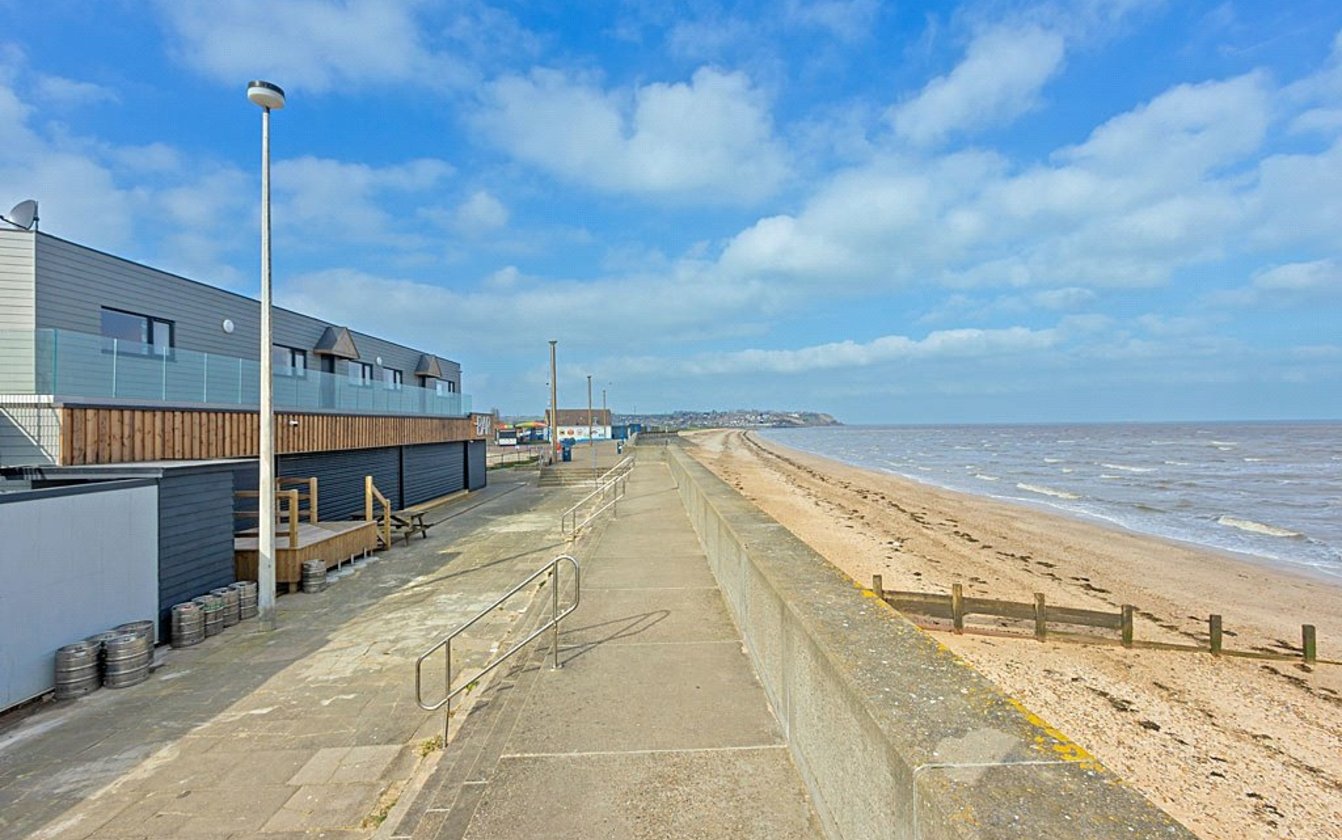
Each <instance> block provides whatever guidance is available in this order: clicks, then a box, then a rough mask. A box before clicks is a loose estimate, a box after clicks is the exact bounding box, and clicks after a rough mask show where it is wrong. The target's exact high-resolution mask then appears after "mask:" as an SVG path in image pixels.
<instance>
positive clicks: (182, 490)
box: [158, 467, 235, 641]
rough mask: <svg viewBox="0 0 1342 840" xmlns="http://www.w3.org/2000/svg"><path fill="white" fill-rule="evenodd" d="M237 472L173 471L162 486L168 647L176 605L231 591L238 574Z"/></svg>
mask: <svg viewBox="0 0 1342 840" xmlns="http://www.w3.org/2000/svg"><path fill="white" fill-rule="evenodd" d="M233 569H234V567H233V470H232V468H219V467H215V468H213V469H209V470H202V471H199V472H187V471H184V470H171V471H168V472H166V473H164V475H163V477H162V478H161V479H160V480H159V492H158V620H159V636H160V640H162V641H167V635H168V631H169V629H170V627H171V621H170V613H169V611H170V610H171V609H172V606H173V604H180V603H181V602H183V601H189V600H190V599H192V598H194V597H195V596H197V595H203V594H205V593H206V592H209V591H210V590H211V589H213V588H215V587H217V586H227V585H228V584H230V583H232V582H233V580H234V579H235V578H234V571H233Z"/></svg>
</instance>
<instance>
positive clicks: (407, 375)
mask: <svg viewBox="0 0 1342 840" xmlns="http://www.w3.org/2000/svg"><path fill="white" fill-rule="evenodd" d="M25 235H26V236H27V237H28V239H29V241H30V242H33V243H34V248H33V249H31V250H32V251H33V256H31V257H30V258H29V262H28V264H27V265H26V266H25V265H24V264H22V263H21V254H20V255H18V256H11V257H9V259H10V260H12V261H13V267H12V268H11V269H10V270H11V271H13V272H22V271H27V272H29V273H30V274H31V272H33V271H34V265H35V270H36V278H37V281H36V294H35V300H34V304H33V307H34V309H35V324H36V328H38V329H42V328H54V329H63V330H74V331H76V332H82V333H89V334H91V335H98V334H99V333H100V332H101V329H102V320H101V318H102V314H101V309H102V307H111V308H113V309H123V310H125V311H128V312H134V313H136V314H140V315H151V316H154V317H157V318H163V319H166V320H168V321H172V322H173V325H174V327H173V328H174V340H175V342H176V346H177V347H179V348H182V349H184V350H195V351H199V352H202V353H216V354H219V355H224V356H231V357H235V358H240V359H255V358H257V352H258V347H259V344H260V341H261V306H260V304H259V303H258V302H257V301H255V300H252V299H251V298H249V297H244V296H243V295H238V294H234V293H233V292H226V291H224V290H223V289H218V288H215V287H213V286H207V285H205V284H204V283H198V282H195V281H193V280H188V279H186V278H184V277H179V276H177V275H175V274H169V273H167V272H164V271H159V270H158V269H155V268H150V267H149V266H145V265H141V264H139V263H135V262H131V261H130V260H125V259H122V258H120V257H115V256H112V255H110V254H104V253H102V252H100V251H95V250H93V249H92V248H86V247H84V246H82V245H76V244H74V243H73V242H66V241H65V240H63V239H57V238H56V237H54V236H48V235H46V234H36V235H34V234H25ZM5 241H6V240H0V272H3V271H4V270H5V268H4V266H5V263H4V262H3V260H4V259H5V257H4V256H3V253H4V251H3V249H4V243H5ZM0 282H3V281H0ZM30 282H31V281H30ZM0 294H3V287H2V286H0ZM225 318H227V319H229V320H231V321H232V322H233V324H234V330H233V332H232V333H231V334H230V333H225V332H224V330H223V327H222V324H223V321H224V319H225ZM29 320H30V321H34V319H33V318H30V319H29ZM328 326H331V324H329V323H328V322H326V321H321V320H318V319H316V318H311V317H309V316H307V315H301V314H299V313H297V312H291V311H289V310H286V309H276V310H275V316H274V343H275V344H280V345H284V346H287V347H295V348H298V349H300V350H306V351H308V360H307V362H308V367H309V368H311V369H318V358H317V357H316V356H314V355H313V354H312V348H313V347H314V346H315V345H316V343H317V341H318V339H320V338H321V336H322V333H323V332H324V331H325V330H326V328H327V327H328ZM33 328H34V327H33V326H32V325H29V326H28V327H27V329H29V330H31V329H33ZM350 335H351V336H352V337H353V339H354V343H355V345H356V346H357V347H358V350H359V358H360V360H361V361H363V362H367V363H368V364H374V363H375V360H376V359H377V358H378V357H381V358H382V361H383V365H384V366H385V367H389V368H395V369H397V370H400V371H402V372H403V373H404V382H405V384H406V385H417V384H419V383H418V382H416V381H415V376H414V373H415V367H416V366H417V365H418V363H419V357H420V355H421V353H423V352H428V351H421V350H417V349H415V348H412V347H406V346H405V345H401V344H396V343H394V342H391V341H386V340H384V339H380V338H377V337H375V336H371V335H368V334H366V333H361V332H356V331H355V330H353V329H351V330H350ZM442 361H443V365H442V368H443V374H444V376H445V377H446V378H450V379H452V380H453V381H454V382H456V384H457V389H458V390H461V367H460V365H459V364H457V363H456V362H449V361H448V360H446V359H443V360H442ZM346 369H347V363H346V362H345V361H344V360H343V359H342V360H337V366H336V373H338V374H343V373H344V372H345V371H346ZM375 375H376V376H378V377H380V376H381V373H380V371H375Z"/></svg>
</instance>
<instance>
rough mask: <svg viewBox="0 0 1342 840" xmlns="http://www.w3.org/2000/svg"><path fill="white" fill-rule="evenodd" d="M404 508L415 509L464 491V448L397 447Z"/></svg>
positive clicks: (453, 445)
mask: <svg viewBox="0 0 1342 840" xmlns="http://www.w3.org/2000/svg"><path fill="white" fill-rule="evenodd" d="M401 475H402V476H403V477H404V479H405V504H406V506H407V507H408V506H410V505H417V504H419V503H420V502H427V501H428V500H429V499H436V498H438V497H439V496H446V495H447V494H448V493H455V492H457V491H458V490H464V489H466V445H465V444H464V443H426V444H421V445H419V446H403V447H401Z"/></svg>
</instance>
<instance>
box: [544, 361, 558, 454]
mask: <svg viewBox="0 0 1342 840" xmlns="http://www.w3.org/2000/svg"><path fill="white" fill-rule="evenodd" d="M558 343H559V342H558V341H556V340H554V339H551V340H550V426H549V428H548V429H546V431H547V432H549V435H550V463H552V464H553V463H554V462H555V461H556V460H558V456H559V381H558V380H557V379H555V345H556V344H558Z"/></svg>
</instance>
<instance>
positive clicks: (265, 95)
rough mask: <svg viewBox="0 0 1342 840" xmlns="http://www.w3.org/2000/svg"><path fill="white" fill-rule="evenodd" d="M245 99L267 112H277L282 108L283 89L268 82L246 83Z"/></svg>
mask: <svg viewBox="0 0 1342 840" xmlns="http://www.w3.org/2000/svg"><path fill="white" fill-rule="evenodd" d="M247 98H248V99H250V100H252V101H253V102H255V103H256V104H257V105H260V106H261V107H262V108H265V109H266V110H268V111H278V110H279V109H281V108H283V107H284V89H283V88H281V87H280V86H279V85H274V84H271V83H270V82H263V81H260V80H257V81H252V82H248V83H247Z"/></svg>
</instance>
